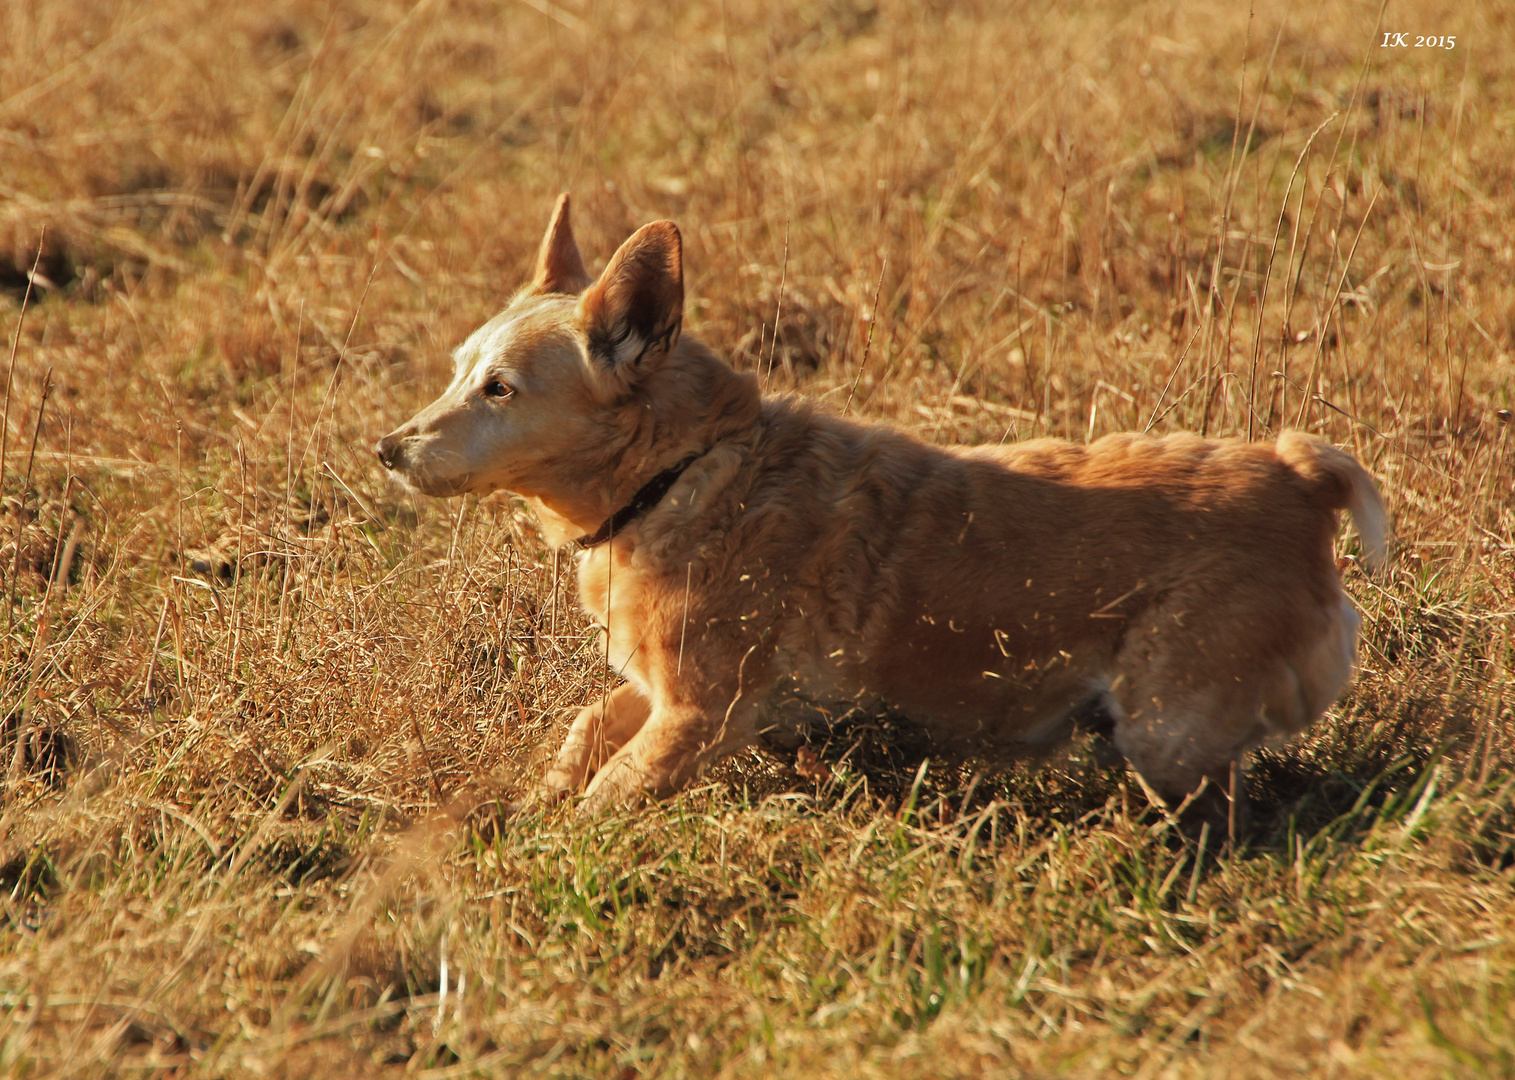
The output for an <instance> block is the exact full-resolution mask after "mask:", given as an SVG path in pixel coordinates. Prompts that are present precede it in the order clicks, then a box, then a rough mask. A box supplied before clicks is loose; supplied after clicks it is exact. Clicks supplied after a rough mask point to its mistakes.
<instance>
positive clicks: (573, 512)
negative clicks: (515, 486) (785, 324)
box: [527, 335, 762, 547]
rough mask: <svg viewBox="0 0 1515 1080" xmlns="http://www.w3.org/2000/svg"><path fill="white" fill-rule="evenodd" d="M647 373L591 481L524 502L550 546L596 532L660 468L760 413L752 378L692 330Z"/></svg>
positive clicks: (704, 447)
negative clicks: (611, 449)
mask: <svg viewBox="0 0 1515 1080" xmlns="http://www.w3.org/2000/svg"><path fill="white" fill-rule="evenodd" d="M647 378H648V380H649V383H648V385H647V387H646V389H645V392H644V393H642V394H640V395H638V399H637V400H636V401H633V402H630V403H628V405H627V407H626V409H625V411H624V413H623V414H622V418H623V420H624V426H622V427H621V431H622V432H623V434H622V436H621V439H618V440H616V441H617V442H618V443H619V444H620V445H621V446H622V447H623V449H621V450H619V451H616V452H614V453H613V454H612V455H611V456H610V458H609V459H608V460H607V461H606V466H607V467H606V469H605V471H604V473H603V474H602V475H601V476H600V477H599V478H598V482H590V483H587V484H584V485H582V486H578V485H575V486H574V488H573V489H572V490H564V491H560V492H554V493H552V494H546V493H541V494H538V495H536V497H534V498H530V499H528V500H527V502H528V503H529V504H530V505H531V507H532V509H533V510H534V511H535V512H536V515H537V519H538V521H540V522H541V525H542V532H543V534H544V536H545V537H546V539H547V541H548V543H550V544H552V545H553V546H554V547H559V546H562V545H563V544H566V543H568V542H569V541H571V540H576V539H578V538H580V537H584V536H591V537H592V536H595V535H597V533H598V530H599V529H600V528H601V526H602V525H604V524H605V523H606V522H608V521H610V520H611V519H612V518H613V517H614V516H615V515H616V514H618V513H620V512H622V511H624V510H625V509H626V508H627V507H628V506H630V505H632V504H633V503H635V502H637V501H638V499H639V496H640V495H641V494H642V493H643V492H644V491H646V490H647V489H648V487H649V485H651V486H654V487H655V486H656V484H655V481H656V480H657V479H658V478H659V477H660V476H662V475H663V474H664V473H665V472H666V471H669V470H671V469H672V468H674V467H675V466H677V465H678V464H679V463H680V462H682V461H684V460H685V459H687V458H690V457H692V456H698V455H700V454H703V453H705V452H707V451H709V450H710V448H711V447H713V446H714V445H715V444H716V443H717V442H719V441H721V440H722V439H725V438H729V437H730V436H732V435H734V434H737V433H738V432H741V431H745V430H747V429H748V428H750V427H751V426H752V425H753V424H755V423H757V422H758V418H759V416H760V414H761V411H762V395H761V393H760V392H759V390H758V382H757V378H756V376H754V375H752V374H751V373H748V372H738V371H734V370H733V369H732V368H731V367H730V366H729V365H727V364H726V363H725V361H723V360H721V359H720V358H719V357H717V356H716V355H715V354H714V353H712V352H711V351H710V350H709V349H708V348H706V347H705V346H704V345H703V344H701V343H700V342H699V341H698V340H696V339H695V338H694V337H693V336H692V335H685V337H684V338H683V339H682V340H681V341H680V342H679V344H678V346H677V347H676V348H675V350H674V352H673V354H672V355H671V356H670V357H669V358H668V360H667V361H666V362H665V364H664V365H663V367H662V369H661V370H659V371H655V372H651V373H649V374H648V376H647ZM622 440H624V441H622ZM666 493H667V492H666V490H665V491H664V492H663V494H666ZM660 497H661V496H659V498H660ZM656 501H657V500H656V499H654V500H652V502H651V503H649V505H648V506H644V507H640V508H639V510H638V511H637V512H638V513H640V512H642V511H645V510H647V509H650V508H651V505H652V503H655V502H656ZM627 523H629V519H628V522H626V523H623V524H627ZM612 531H614V532H619V529H618V528H614V527H613V529H612Z"/></svg>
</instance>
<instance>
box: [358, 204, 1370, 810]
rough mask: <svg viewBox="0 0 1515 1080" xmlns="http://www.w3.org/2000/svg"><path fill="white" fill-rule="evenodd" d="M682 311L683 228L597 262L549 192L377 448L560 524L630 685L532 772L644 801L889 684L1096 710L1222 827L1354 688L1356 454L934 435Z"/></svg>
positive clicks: (794, 740) (1176, 796)
mask: <svg viewBox="0 0 1515 1080" xmlns="http://www.w3.org/2000/svg"><path fill="white" fill-rule="evenodd" d="M683 303H684V284H683V272H682V247H681V242H680V237H679V231H678V228H677V227H676V226H675V225H674V224H673V223H672V222H669V221H657V222H653V223H652V224H650V225H646V226H644V227H643V228H641V229H640V230H638V231H637V232H636V233H635V234H634V235H633V236H632V237H631V238H630V239H628V240H627V241H626V242H625V243H624V244H622V245H621V247H620V249H619V250H618V251H617V252H616V253H615V255H614V257H613V258H612V259H611V260H610V263H609V265H607V266H606V268H605V271H604V273H602V274H601V275H600V276H599V278H598V280H592V279H591V278H590V276H589V275H588V274H587V273H586V272H585V269H584V263H583V260H582V258H581V256H580V254H579V250H578V247H577V244H576V243H575V241H574V237H573V231H572V228H571V226H570V223H569V204H568V197H567V196H566V195H564V196H562V197H561V198H560V199H559V200H558V203H557V207H556V209H555V211H554V213H553V216H552V220H551V223H550V225H549V226H548V229H547V234H546V236H545V237H544V239H543V241H542V245H541V250H540V253H539V255H538V259H537V268H536V273H535V276H534V277H533V279H532V281H531V283H530V284H528V285H527V286H525V287H524V288H522V289H521V290H520V291H519V292H517V293H516V295H515V296H514V297H513V298H512V299H511V300H510V302H509V304H508V305H507V306H506V308H505V310H504V311H502V312H501V313H500V314H499V315H496V316H495V317H494V318H493V319H491V320H490V321H489V322H487V323H485V324H484V325H483V326H482V327H481V328H480V329H479V330H477V331H476V332H475V333H474V334H473V335H472V336H471V337H469V338H468V340H467V341H465V342H464V343H463V344H462V345H461V346H460V347H459V348H458V349H457V350H456V352H455V354H454V365H455V366H454V374H453V378H452V382H451V383H450V384H449V386H448V387H447V389H446V390H445V391H444V392H443V394H442V395H441V397H439V398H438V399H437V400H436V401H435V402H433V403H432V404H431V405H428V406H427V407H426V408H425V409H422V410H421V411H420V412H419V413H417V414H416V415H415V416H414V417H413V418H411V419H410V420H409V421H408V422H406V423H405V424H404V425H402V426H401V427H400V428H398V429H397V430H395V431H394V432H392V433H390V434H389V435H386V436H385V437H384V438H383V439H381V440H380V441H379V443H378V444H377V447H376V450H377V453H378V456H379V460H380V461H381V462H382V463H383V465H384V467H385V468H386V469H388V470H390V472H392V473H393V474H394V475H395V476H397V477H399V478H400V479H401V480H402V481H404V482H405V483H406V484H407V485H409V486H410V487H411V488H413V489H414V490H417V491H420V492H423V493H425V494H428V495H437V496H451V495H461V494H463V493H465V492H480V493H482V492H490V491H495V490H498V489H505V490H507V491H511V492H515V493H516V494H517V495H519V496H521V497H522V498H524V499H525V501H526V502H527V504H528V505H529V506H530V507H531V508H532V509H533V511H534V512H535V514H536V516H537V518H538V520H539V521H540V523H541V527H542V530H543V532H544V534H545V535H546V537H547V539H548V540H549V541H550V542H551V543H553V544H555V545H561V544H565V543H568V542H570V541H576V543H577V546H578V549H579V553H578V555H577V562H578V576H579V595H580V598H581V600H582V602H583V605H584V608H585V610H586V611H587V612H588V613H589V614H590V615H591V616H592V617H593V618H594V620H595V621H596V623H597V624H598V625H599V627H600V629H601V633H602V639H603V644H604V649H605V653H606V655H607V658H608V660H609V662H610V664H611V665H612V667H613V668H614V669H615V671H616V672H618V673H619V674H620V675H621V676H622V677H623V678H624V679H625V682H624V683H623V684H622V685H620V686H619V687H618V688H617V689H615V690H614V691H613V692H611V693H609V694H608V695H600V700H598V701H595V702H594V703H592V704H590V705H588V706H586V707H585V708H584V709H583V710H582V711H581V712H580V713H579V714H578V718H577V719H576V720H575V721H574V723H573V725H572V726H571V728H570V729H569V732H568V735H567V739H566V741H565V742H564V744H563V747H562V750H561V751H560V752H559V754H558V755H557V758H556V761H555V762H554V764H553V765H552V766H551V768H550V769H549V771H548V772H547V774H546V776H545V778H544V779H543V781H542V784H541V788H540V791H539V792H538V794H539V795H540V796H544V797H562V796H568V795H572V794H576V793H582V796H583V801H582V802H581V804H580V807H581V809H582V810H583V811H585V812H595V811H598V810H601V809H603V808H606V807H612V806H619V805H625V804H628V803H631V802H634V801H636V800H639V799H641V798H643V797H646V796H653V797H662V796H666V795H669V794H671V793H673V792H675V791H677V790H679V789H680V788H681V787H683V786H685V785H687V784H688V783H689V782H690V781H691V780H693V779H694V778H695V777H696V776H697V775H698V774H699V773H700V771H701V769H702V768H704V767H705V766H706V765H708V764H709V763H710V762H712V761H715V760H716V759H718V758H720V757H722V756H723V755H726V754H730V753H732V752H733V751H735V750H737V749H739V748H741V747H745V746H748V745H750V744H752V743H754V742H757V741H759V740H763V741H767V742H769V743H772V744H777V745H785V744H786V743H787V744H788V745H790V746H796V745H799V743H801V742H802V741H803V740H804V737H805V731H806V729H807V727H809V726H810V725H811V724H812V723H813V722H814V721H815V719H816V718H817V717H819V716H824V715H827V714H828V713H829V714H831V715H835V714H837V713H838V712H846V711H848V710H850V709H853V708H856V707H857V706H859V705H862V706H864V707H869V706H888V707H891V708H893V709H895V710H898V711H899V712H900V713H902V714H904V715H906V716H908V717H910V718H912V720H914V721H916V722H918V723H920V724H921V725H923V726H924V727H925V728H926V730H927V732H928V733H929V735H930V737H931V739H932V741H933V742H934V743H936V744H938V745H942V746H946V747H951V748H956V749H957V750H959V751H961V752H963V753H966V754H978V753H984V754H989V755H993V754H996V753H1007V752H1014V751H1016V750H1017V749H1021V750H1026V749H1033V748H1037V747H1042V746H1045V745H1047V744H1049V743H1051V742H1052V741H1054V740H1056V739H1058V738H1059V737H1063V736H1065V735H1066V734H1067V733H1068V732H1069V731H1070V730H1071V729H1072V727H1073V725H1074V724H1075V723H1076V722H1077V721H1078V720H1079V718H1081V717H1089V716H1096V717H1099V718H1101V722H1102V723H1103V725H1104V726H1105V727H1106V728H1107V729H1108V730H1107V733H1108V736H1109V739H1110V740H1111V741H1113V744H1114V746H1115V747H1116V748H1117V749H1118V750H1119V751H1120V752H1121V754H1123V755H1124V756H1125V759H1126V760H1127V761H1128V762H1129V763H1130V765H1131V766H1132V767H1133V768H1134V769H1136V771H1137V772H1138V773H1139V774H1140V775H1141V777H1142V778H1143V779H1144V780H1145V781H1146V783H1147V784H1148V785H1149V786H1150V787H1151V788H1153V789H1155V790H1156V792H1157V793H1158V794H1159V795H1161V796H1162V797H1163V798H1164V799H1166V800H1168V801H1170V802H1171V803H1174V804H1187V805H1188V806H1189V807H1191V809H1192V810H1194V811H1197V812H1198V813H1199V814H1200V815H1201V816H1202V817H1203V818H1204V819H1205V820H1211V821H1216V822H1217V823H1218V824H1221V825H1227V824H1229V825H1231V826H1234V825H1235V823H1236V821H1237V810H1238V806H1237V804H1236V803H1235V802H1234V801H1233V800H1234V799H1237V798H1239V796H1240V789H1241V785H1240V784H1238V783H1237V775H1238V771H1237V770H1238V766H1239V763H1240V762H1241V761H1242V759H1243V757H1244V755H1245V754H1246V752H1247V750H1248V749H1249V748H1251V747H1253V746H1255V745H1257V744H1259V743H1261V742H1262V741H1264V740H1271V739H1283V738H1287V737H1288V736H1291V735H1293V734H1295V733H1297V732H1299V731H1301V730H1302V729H1304V728H1305V727H1306V726H1308V725H1309V724H1310V723H1311V722H1313V721H1314V720H1315V719H1316V718H1317V717H1319V716H1320V715H1321V714H1322V713H1323V712H1324V711H1325V709H1326V708H1327V707H1328V706H1329V705H1330V704H1331V703H1332V702H1333V701H1334V700H1335V699H1336V697H1337V695H1338V694H1339V693H1340V692H1341V690H1342V688H1343V687H1344V686H1345V685H1346V684H1347V682H1348V681H1349V680H1350V678H1351V675H1352V668H1353V659H1354V654H1355V651H1356V637H1357V630H1358V623H1359V620H1358V616H1357V614H1356V612H1355V611H1354V610H1353V607H1352V605H1351V603H1350V602H1349V601H1348V599H1347V597H1346V595H1345V594H1344V593H1343V591H1342V584H1341V573H1340V569H1339V567H1338V564H1337V561H1336V559H1335V557H1334V553H1333V538H1334V536H1335V533H1336V529H1337V513H1336V512H1337V511H1338V510H1342V509H1345V510H1348V511H1350V513H1351V515H1352V518H1353V520H1354V522H1355V524H1356V527H1357V530H1358V533H1359V535H1360V537H1361V551H1362V561H1363V563H1364V564H1366V566H1368V567H1369V568H1372V567H1375V566H1377V565H1379V564H1381V563H1382V562H1383V560H1384V559H1385V557H1386V553H1387V550H1388V543H1389V527H1388V521H1387V516H1386V513H1385V510H1384V505H1383V502H1382V500H1381V499H1380V497H1379V494H1378V491H1377V488H1376V487H1375V485H1374V482H1373V480H1372V478H1371V477H1370V476H1369V475H1368V473H1367V472H1366V471H1364V469H1363V468H1362V466H1361V465H1359V464H1358V463H1357V461H1356V460H1355V459H1354V458H1352V457H1351V456H1350V455H1349V454H1346V453H1344V452H1342V451H1340V450H1338V449H1336V448H1334V447H1332V446H1331V445H1329V444H1328V443H1326V442H1324V441H1322V440H1320V439H1318V438H1315V437H1312V436H1309V435H1305V434H1302V433H1299V432H1285V433H1284V434H1283V435H1282V436H1281V437H1280V438H1279V440H1278V441H1277V442H1276V443H1272V444H1265V443H1248V442H1243V441H1238V440H1210V439H1203V438H1199V437H1197V436H1194V435H1186V434H1179V435H1168V436H1166V437H1161V438H1159V437H1149V436H1145V435H1136V434H1118V435H1109V436H1106V437H1104V438H1102V439H1099V440H1098V441H1096V442H1094V443H1092V444H1089V445H1087V446H1085V445H1077V444H1073V443H1068V442H1063V441H1061V440H1056V439H1037V440H1034V441H1031V442H1025V443H1021V444H1019V445H1014V446H972V447H961V448H944V447H939V446H930V445H927V444H925V443H922V442H920V441H919V440H917V439H915V438H912V437H911V436H910V435H908V434H905V433H904V432H902V431H899V430H896V429H894V428H891V427H887V426H883V425H877V424H863V423H857V422H854V421H851V420H847V419H845V418H843V417H841V416H837V415H834V414H832V413H830V412H827V411H825V410H824V409H822V408H819V407H817V406H816V405H814V404H812V403H810V402H808V401H805V400H803V399H801V398H798V397H794V396H778V397H764V396H762V395H761V394H760V392H759V388H758V382H757V379H756V378H755V377H754V376H753V375H752V374H750V373H738V372H737V371H735V370H733V369H732V368H731V367H729V366H728V365H727V364H726V363H725V362H724V361H722V360H721V359H720V358H718V357H717V356H716V355H715V354H714V353H713V352H712V351H711V350H710V349H708V348H706V347H705V346H704V345H702V344H700V343H699V342H698V341H696V340H694V339H693V338H692V337H690V336H688V335H682V334H681V333H680V330H681V327H682V322H683Z"/></svg>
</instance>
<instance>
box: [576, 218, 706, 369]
mask: <svg viewBox="0 0 1515 1080" xmlns="http://www.w3.org/2000/svg"><path fill="white" fill-rule="evenodd" d="M579 314H580V315H581V316H582V318H583V319H584V329H585V331H586V332H587V333H588V335H589V355H590V359H591V360H593V361H594V362H596V363H598V364H600V365H602V366H603V367H605V368H607V369H609V370H611V371H616V372H620V373H623V374H626V375H630V374H631V373H632V372H634V371H636V370H639V369H641V368H644V367H646V366H648V365H650V364H653V363H656V362H657V361H658V360H660V359H662V358H663V357H664V356H666V355H668V353H669V352H671V351H672V349H673V347H674V345H675V344H677V343H678V340H679V328H680V327H681V326H682V325H683V321H684V268H683V245H682V242H681V241H680V239H679V227H678V226H677V225H675V224H674V223H673V222H671V221H654V222H653V223H652V224H651V225H643V226H642V227H641V228H640V229H638V230H637V231H636V232H635V233H634V234H632V237H631V239H630V240H627V241H626V242H625V243H624V244H622V245H621V247H620V250H619V251H617V252H616V253H615V255H614V256H613V257H612V258H611V260H610V265H609V266H607V267H605V272H604V273H603V274H601V275H600V280H599V281H596V282H595V283H594V284H593V285H591V286H590V287H589V288H588V289H587V290H586V291H585V293H584V295H583V296H581V297H580V298H579Z"/></svg>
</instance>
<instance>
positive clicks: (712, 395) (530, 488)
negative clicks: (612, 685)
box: [375, 195, 756, 523]
mask: <svg viewBox="0 0 1515 1080" xmlns="http://www.w3.org/2000/svg"><path fill="white" fill-rule="evenodd" d="M683 305H684V281H683V268H682V249H681V243H680V238H679V231H678V228H677V227H676V226H675V225H674V224H673V222H671V221H655V222H653V223H652V224H650V225H645V226H643V227H642V228H641V229H639V230H637V232H636V233H635V234H634V235H633V236H632V237H631V238H630V239H628V240H627V241H626V242H625V243H624V244H622V245H621V247H620V249H619V250H618V251H616V253H615V255H614V257H612V258H611V260H610V263H609V265H607V266H606V268H605V272H604V273H603V274H601V275H600V278H599V280H598V281H593V282H591V281H590V279H589V276H588V275H587V274H586V273H585V270H584V262H583V259H582V258H581V257H580V255H579V249H578V246H577V244H576V243H575V242H574V238H573V230H572V227H571V225H570V223H569V217H568V196H567V195H564V196H561V197H560V198H559V199H558V204H557V208H556V209H555V211H554V212H553V216H552V221H551V223H550V224H549V225H548V227H547V234H546V236H545V237H544V238H543V240H542V246H541V250H540V252H539V254H538V256H537V269H536V274H535V275H534V277H533V279H532V281H531V283H530V284H529V285H527V286H526V287H525V288H523V289H522V290H521V291H520V292H518V293H517V294H516V296H515V297H514V298H513V299H512V300H511V301H510V303H509V304H508V305H507V306H506V308H505V310H504V311H502V312H501V313H500V314H498V315H496V316H495V317H494V318H493V319H491V320H490V321H489V322H487V323H485V324H484V325H483V326H482V327H480V328H479V329H478V330H477V331H475V332H474V333H473V335H472V336H471V337H469V339H468V340H467V341H465V342H464V343H463V344H462V345H461V346H459V347H458V349H457V350H456V352H455V353H454V354H453V364H454V368H453V377H452V382H451V383H450V384H449V385H448V387H447V389H446V390H445V391H444V392H443V393H442V396H441V397H439V398H437V400H436V401H434V402H432V403H431V404H430V405H428V406H427V407H426V408H424V409H422V410H421V411H420V412H419V413H417V414H416V415H415V416H413V417H412V418H411V419H410V420H409V421H408V422H406V423H405V424H404V425H402V426H401V427H400V428H398V429H396V430H395V431H393V432H391V433H390V434H388V435H386V436H385V437H384V438H382V439H380V440H379V442H378V445H377V446H376V447H375V450H376V451H377V453H378V455H379V460H380V461H381V462H383V464H384V467H385V468H386V469H388V470H390V471H391V472H392V473H393V474H394V475H395V476H397V477H398V478H400V479H401V480H402V481H403V482H404V483H406V484H407V485H408V486H410V487H412V488H414V489H416V490H418V491H421V492H424V493H425V494H428V495H444V496H445V495H461V494H463V493H465V492H481V493H482V492H489V491H494V490H497V489H500V488H504V489H506V490H509V491H514V492H516V493H517V494H521V495H526V496H528V497H532V498H535V499H538V500H541V501H542V502H543V503H545V504H546V505H547V506H549V507H550V508H552V509H553V510H554V511H555V512H558V513H560V514H563V515H564V516H566V517H568V518H570V519H580V518H582V519H583V520H591V519H595V518H596V516H597V515H599V516H603V515H604V514H605V513H606V512H607V511H606V507H607V506H610V505H611V504H613V503H614V501H615V499H616V498H617V497H618V496H619V497H621V498H624V497H626V495H628V494H629V491H634V490H635V489H636V486H637V485H636V483H631V486H630V488H629V490H628V491H624V492H622V491H618V490H617V489H618V488H620V487H622V486H625V483H627V482H629V480H628V477H629V476H630V475H631V474H632V473H635V472H637V471H638V469H639V468H640V467H641V466H642V465H644V464H645V463H646V460H650V459H654V458H657V457H659V456H660V455H663V454H678V453H681V452H687V447H680V446H677V445H673V444H675V443H679V442H686V443H687V442H688V441H690V439H691V438H692V435H691V432H690V430H689V429H690V425H691V424H692V423H694V422H697V421H698V420H699V419H700V417H701V416H704V417H705V418H706V419H708V418H709V415H710V410H711V409H712V407H715V408H721V407H722V399H723V397H725V398H734V397H751V398H752V404H753V407H755V402H756V390H755V387H749V386H748V383H749V382H750V381H751V380H750V378H749V377H746V376H738V375H737V374H736V373H735V372H733V371H732V370H731V369H730V368H728V367H726V365H725V364H723V363H722V362H721V361H719V360H718V359H716V358H715V357H714V356H712V355H710V354H709V353H708V352H707V351H706V350H704V349H703V348H701V347H698V346H690V347H685V348H676V347H677V346H678V344H679V331H680V328H681V326H682V323H683ZM675 353H677V355H675ZM733 380H736V381H738V382H740V383H741V386H742V390H743V393H742V394H734V393H732V392H723V391H722V390H721V386H723V385H726V386H729V384H731V382H732V381H733ZM628 459H632V460H628ZM665 464H666V463H665ZM591 523H593V522H591Z"/></svg>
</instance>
